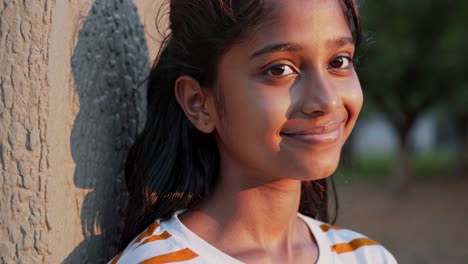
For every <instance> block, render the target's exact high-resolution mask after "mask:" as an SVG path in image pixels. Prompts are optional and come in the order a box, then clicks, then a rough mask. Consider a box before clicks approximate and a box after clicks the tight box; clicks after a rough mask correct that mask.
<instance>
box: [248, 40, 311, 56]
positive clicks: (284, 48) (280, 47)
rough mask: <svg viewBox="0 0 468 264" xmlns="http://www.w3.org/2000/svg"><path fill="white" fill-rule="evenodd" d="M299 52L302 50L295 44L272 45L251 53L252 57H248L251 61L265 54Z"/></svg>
mask: <svg viewBox="0 0 468 264" xmlns="http://www.w3.org/2000/svg"><path fill="white" fill-rule="evenodd" d="M300 50H302V47H301V45H299V44H296V43H273V44H270V45H267V46H266V47H264V48H261V49H259V50H257V51H255V52H254V53H252V55H250V59H253V58H255V57H258V56H260V55H263V54H266V53H272V52H278V51H287V52H298V51H300Z"/></svg>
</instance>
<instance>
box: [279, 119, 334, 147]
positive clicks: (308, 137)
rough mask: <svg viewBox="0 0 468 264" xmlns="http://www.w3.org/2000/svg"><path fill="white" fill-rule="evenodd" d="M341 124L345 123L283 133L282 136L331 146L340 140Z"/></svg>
mask: <svg viewBox="0 0 468 264" xmlns="http://www.w3.org/2000/svg"><path fill="white" fill-rule="evenodd" d="M341 124H343V122H336V123H332V124H327V125H323V126H315V127H311V128H308V129H304V130H299V131H294V132H282V133H280V135H281V136H283V137H288V138H291V139H294V140H298V141H302V142H304V143H307V144H331V143H335V142H336V141H338V140H339V138H340V134H341Z"/></svg>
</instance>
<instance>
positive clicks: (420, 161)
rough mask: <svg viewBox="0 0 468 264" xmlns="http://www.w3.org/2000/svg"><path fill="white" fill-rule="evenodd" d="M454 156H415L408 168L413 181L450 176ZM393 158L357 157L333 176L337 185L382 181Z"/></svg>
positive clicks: (391, 166) (343, 163)
mask: <svg viewBox="0 0 468 264" xmlns="http://www.w3.org/2000/svg"><path fill="white" fill-rule="evenodd" d="M453 162H454V156H453V154H451V153H447V152H432V153H424V154H415V155H413V156H412V157H411V160H410V166H411V173H412V177H413V179H416V180H424V179H429V178H434V177H442V176H446V175H450V174H452V171H453ZM394 166H395V157H393V156H389V155H373V156H358V157H354V158H353V159H351V160H350V161H342V162H341V164H340V166H339V167H338V169H337V171H336V173H335V174H334V175H335V176H334V177H335V179H336V181H337V182H338V183H349V182H362V181H384V180H386V179H388V177H390V176H391V175H392V173H393V170H394Z"/></svg>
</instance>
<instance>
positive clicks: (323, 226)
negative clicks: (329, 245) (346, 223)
mask: <svg viewBox="0 0 468 264" xmlns="http://www.w3.org/2000/svg"><path fill="white" fill-rule="evenodd" d="M320 229H322V231H323V232H327V231H328V230H330V229H335V230H340V229H341V228H340V227H337V226H334V225H329V224H323V225H321V226H320Z"/></svg>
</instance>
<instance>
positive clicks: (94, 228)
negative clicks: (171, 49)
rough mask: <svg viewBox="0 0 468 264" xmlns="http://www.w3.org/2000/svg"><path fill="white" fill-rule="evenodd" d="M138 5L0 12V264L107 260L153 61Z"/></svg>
mask: <svg viewBox="0 0 468 264" xmlns="http://www.w3.org/2000/svg"><path fill="white" fill-rule="evenodd" d="M147 2H152V1H146V2H145V0H138V1H135V3H133V2H132V1H131V0H81V1H64V0H22V1H19V0H3V1H2V3H0V62H1V63H0V188H1V194H0V263H102V262H105V261H107V260H108V259H109V258H110V257H112V256H113V255H114V254H115V253H116V247H117V244H118V240H119V233H120V230H121V219H120V217H121V214H122V209H123V206H124V204H125V198H126V194H125V188H124V184H123V175H122V165H123V160H124V158H125V155H126V151H127V149H128V147H129V145H130V144H131V142H132V140H133V138H134V137H135V135H136V133H137V131H138V128H139V127H141V125H142V124H143V118H144V117H143V110H144V109H145V105H144V100H143V93H144V86H140V87H138V84H139V83H140V82H141V81H142V80H143V79H144V77H146V74H147V72H148V67H149V63H148V62H149V60H150V59H149V57H148V49H147V46H146V42H145V32H144V30H143V26H142V24H141V22H140V18H139V17H138V13H137V10H136V7H135V5H139V6H148V4H147ZM150 6H154V5H153V4H150ZM139 12H140V14H141V13H142V11H141V10H140V11H139ZM147 15H148V14H147ZM151 15H152V14H149V15H148V17H151ZM152 22H153V21H152V20H151V23H152ZM146 33H149V32H146ZM147 35H148V34H147ZM150 39H151V38H150ZM151 42H152V43H153V44H151V45H152V46H153V47H157V44H156V45H155V44H154V41H151ZM154 52H155V51H152V53H153V54H154Z"/></svg>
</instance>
